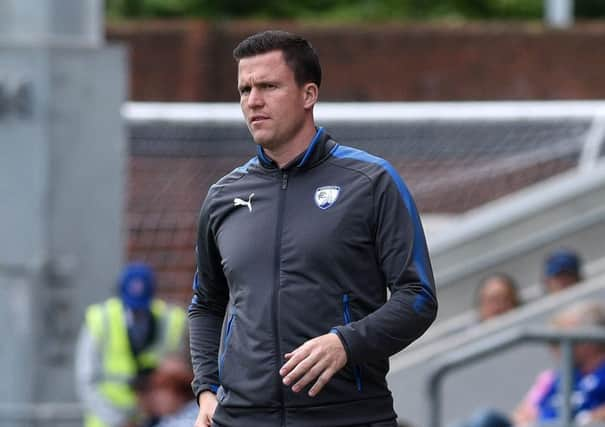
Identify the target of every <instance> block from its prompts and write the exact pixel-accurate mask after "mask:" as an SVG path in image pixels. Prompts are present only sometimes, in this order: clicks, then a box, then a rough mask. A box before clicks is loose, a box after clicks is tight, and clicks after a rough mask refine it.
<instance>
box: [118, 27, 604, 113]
mask: <svg viewBox="0 0 605 427" xmlns="http://www.w3.org/2000/svg"><path fill="white" fill-rule="evenodd" d="M267 28H279V29H285V30H289V31H293V32H298V33H300V34H302V35H304V36H305V37H307V38H308V39H309V40H310V41H311V42H312V43H313V45H314V46H315V47H316V49H317V50H318V52H319V54H320V58H321V61H322V66H323V70H324V84H322V90H321V99H323V100H329V101H406V100H407V101H428V100H432V101H438V100H488V99H489V100H505V99H518V100H521V99H599V98H605V55H601V54H600V52H601V51H602V50H603V48H604V47H605V23H592V24H577V25H576V26H575V27H574V28H573V29H571V30H566V31H560V30H548V29H544V28H543V27H542V26H541V25H539V24H506V25H504V24H467V25H464V26H444V25H442V26H436V25H428V24H427V25H404V24H388V25H379V24H374V25H355V26H352V25H337V26H335V25H330V26H328V25H326V24H316V25H311V24H296V23H291V22H270V23H269V22H265V23H263V22H249V21H243V22H238V21H232V22H228V23H208V22H203V21H165V22H139V23H127V24H119V25H116V24H113V25H110V26H109V27H108V31H107V33H108V39H109V40H110V41H119V42H124V43H128V44H129V46H130V52H131V54H130V55H131V65H130V66H131V99H133V100H141V101H143V100H144V101H152V100H153V101H235V100H237V94H236V90H235V79H236V67H235V64H234V62H233V59H232V58H231V51H232V49H233V47H234V46H235V45H236V44H237V43H238V42H239V41H240V40H241V39H243V38H244V37H245V36H247V35H249V34H251V33H254V32H256V31H261V30H264V29H267Z"/></svg>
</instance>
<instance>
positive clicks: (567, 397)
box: [428, 328, 605, 427]
mask: <svg viewBox="0 0 605 427" xmlns="http://www.w3.org/2000/svg"><path fill="white" fill-rule="evenodd" d="M587 341H588V342H601V343H605V331H604V330H603V329H598V328H591V329H582V330H576V331H561V330H554V329H547V328H539V329H537V328H531V329H523V328H517V329H513V330H510V331H505V332H502V333H500V334H498V335H494V336H492V337H489V338H488V339H485V340H482V341H480V342H478V343H477V344H476V345H474V346H471V347H465V348H462V349H460V350H458V351H455V352H453V353H449V354H448V355H447V356H444V357H443V359H441V360H440V362H438V366H437V367H436V368H435V370H434V371H433V373H432V374H431V375H430V377H429V380H428V394H429V414H428V420H429V426H430V427H441V418H442V417H441V409H442V394H441V384H442V381H443V379H444V377H445V376H446V375H447V374H448V373H450V372H452V371H453V370H456V369H459V368H461V367H464V366H466V365H469V364H471V363H473V362H475V361H478V360H480V359H484V358H487V357H490V356H492V355H494V353H497V352H498V351H500V350H502V349H505V348H508V347H511V346H514V345H518V344H521V343H525V342H547V343H552V344H558V345H560V348H561V362H560V363H561V365H560V373H561V385H562V394H563V406H562V410H561V414H560V417H559V425H560V426H561V427H572V426H573V425H574V424H573V421H572V417H573V414H572V409H571V393H572V387H573V344H574V343H577V342H587Z"/></svg>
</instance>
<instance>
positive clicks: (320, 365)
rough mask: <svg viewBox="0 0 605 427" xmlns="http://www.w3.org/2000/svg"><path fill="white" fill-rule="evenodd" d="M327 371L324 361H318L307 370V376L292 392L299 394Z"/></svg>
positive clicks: (293, 387)
mask: <svg viewBox="0 0 605 427" xmlns="http://www.w3.org/2000/svg"><path fill="white" fill-rule="evenodd" d="M325 369H326V363H325V362H324V361H323V360H319V361H317V363H315V364H314V365H313V366H311V368H310V369H308V370H307V372H306V373H305V375H303V377H302V378H301V379H300V380H298V381H297V382H296V384H294V385H293V386H292V391H293V392H294V393H298V392H299V391H301V390H302V389H303V388H305V387H306V386H307V385H308V384H310V383H311V381H313V380H314V379H315V378H317V377H319V376H320V375H321V373H322V372H323V371H324V370H325Z"/></svg>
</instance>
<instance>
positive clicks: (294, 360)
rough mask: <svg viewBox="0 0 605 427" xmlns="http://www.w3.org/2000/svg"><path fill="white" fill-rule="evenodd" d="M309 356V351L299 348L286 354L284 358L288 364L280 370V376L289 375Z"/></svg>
mask: <svg viewBox="0 0 605 427" xmlns="http://www.w3.org/2000/svg"><path fill="white" fill-rule="evenodd" d="M308 355H309V351H307V350H306V349H303V348H302V347H298V348H297V349H296V350H294V351H292V352H290V353H286V354H285V355H284V357H285V358H286V359H288V361H287V362H286V363H284V365H283V366H282V367H281V368H280V370H279V374H280V375H281V376H282V377H285V376H286V375H288V373H289V372H290V371H291V370H292V369H294V368H295V367H296V366H297V365H298V364H299V363H300V362H301V361H303V360H304V359H305V358H306V357H307V356H308Z"/></svg>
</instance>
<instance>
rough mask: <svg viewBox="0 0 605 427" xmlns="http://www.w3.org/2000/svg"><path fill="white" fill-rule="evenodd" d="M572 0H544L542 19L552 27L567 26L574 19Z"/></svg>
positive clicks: (571, 23) (569, 25) (570, 24)
mask: <svg viewBox="0 0 605 427" xmlns="http://www.w3.org/2000/svg"><path fill="white" fill-rule="evenodd" d="M573 6H574V0H544V20H545V22H546V25H548V26H549V27H554V28H569V27H571V26H572V25H573V21H574V11H573V10H574V7H573Z"/></svg>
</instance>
